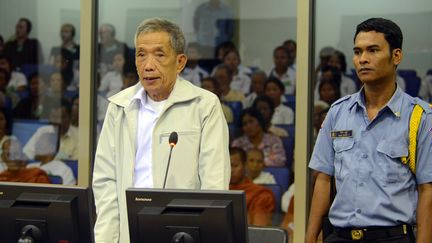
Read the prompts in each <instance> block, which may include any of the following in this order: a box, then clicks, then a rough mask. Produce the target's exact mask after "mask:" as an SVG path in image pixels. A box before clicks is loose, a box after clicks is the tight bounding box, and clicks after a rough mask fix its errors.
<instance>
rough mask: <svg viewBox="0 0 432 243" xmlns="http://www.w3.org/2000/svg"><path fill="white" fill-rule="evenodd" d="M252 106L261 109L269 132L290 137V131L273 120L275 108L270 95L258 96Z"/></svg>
mask: <svg viewBox="0 0 432 243" xmlns="http://www.w3.org/2000/svg"><path fill="white" fill-rule="evenodd" d="M252 107H253V108H255V109H257V110H259V112H260V113H261V115H262V116H263V119H264V124H265V127H266V129H267V131H268V132H269V133H271V134H274V135H276V136H279V137H288V132H287V131H286V130H285V129H283V128H280V127H277V126H275V125H273V124H272V122H271V121H272V117H273V114H274V109H275V108H274V103H273V100H272V99H271V98H270V97H268V96H266V95H263V96H259V97H257V98H256V99H255V101H254V103H253V105H252Z"/></svg>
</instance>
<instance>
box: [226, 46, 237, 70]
mask: <svg viewBox="0 0 432 243" xmlns="http://www.w3.org/2000/svg"><path fill="white" fill-rule="evenodd" d="M239 63H240V60H239V58H238V56H237V53H235V52H234V51H230V52H229V53H228V54H227V55H226V56H225V58H224V64H225V65H226V66H227V67H229V69H231V70H232V71H234V70H237V67H238V65H239Z"/></svg>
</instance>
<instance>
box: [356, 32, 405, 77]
mask: <svg viewBox="0 0 432 243" xmlns="http://www.w3.org/2000/svg"><path fill="white" fill-rule="evenodd" d="M353 50H354V56H353V63H354V66H355V69H356V72H357V75H358V77H359V79H360V80H361V81H362V82H363V83H365V84H373V83H382V82H383V81H384V82H394V81H395V71H396V66H397V65H399V63H400V62H401V60H402V50H401V49H399V48H396V49H394V50H393V51H391V52H390V47H389V44H388V42H387V41H386V39H385V38H384V34H383V33H378V32H375V31H369V32H360V33H358V34H357V36H356V38H355V41H354V48H353Z"/></svg>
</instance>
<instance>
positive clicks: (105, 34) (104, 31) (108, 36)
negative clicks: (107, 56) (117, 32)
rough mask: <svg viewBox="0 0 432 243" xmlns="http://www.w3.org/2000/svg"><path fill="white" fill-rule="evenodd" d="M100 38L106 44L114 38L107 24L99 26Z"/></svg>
mask: <svg viewBox="0 0 432 243" xmlns="http://www.w3.org/2000/svg"><path fill="white" fill-rule="evenodd" d="M99 38H100V42H101V43H102V44H106V43H109V42H111V41H112V40H114V36H113V33H112V31H111V29H110V28H109V27H107V26H102V27H100V28H99Z"/></svg>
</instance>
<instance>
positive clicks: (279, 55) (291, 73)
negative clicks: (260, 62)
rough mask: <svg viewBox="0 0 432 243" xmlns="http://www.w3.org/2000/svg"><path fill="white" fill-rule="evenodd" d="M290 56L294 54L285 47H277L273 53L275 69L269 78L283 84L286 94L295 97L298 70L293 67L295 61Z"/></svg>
mask: <svg viewBox="0 0 432 243" xmlns="http://www.w3.org/2000/svg"><path fill="white" fill-rule="evenodd" d="M290 55H292V54H290V52H289V51H288V50H287V49H286V48H285V47H284V46H278V47H276V48H275V49H274V51H273V63H274V67H273V68H272V69H271V70H270V71H269V74H268V76H269V77H270V78H272V77H273V78H277V79H279V80H280V81H281V82H282V84H283V86H284V89H283V90H284V91H285V94H289V95H294V94H295V85H296V70H295V69H294V68H293V67H292V65H293V62H294V60H293V59H292V58H290Z"/></svg>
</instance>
